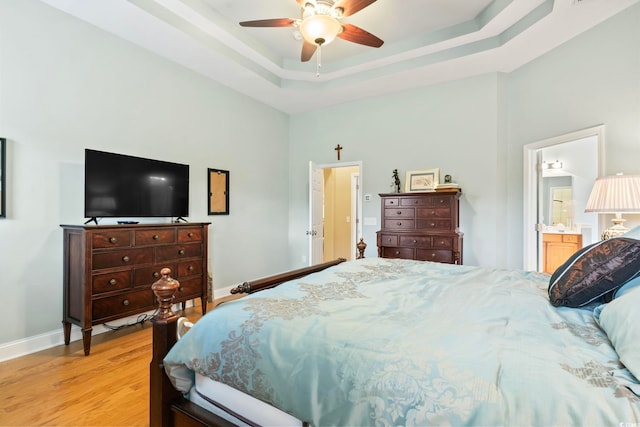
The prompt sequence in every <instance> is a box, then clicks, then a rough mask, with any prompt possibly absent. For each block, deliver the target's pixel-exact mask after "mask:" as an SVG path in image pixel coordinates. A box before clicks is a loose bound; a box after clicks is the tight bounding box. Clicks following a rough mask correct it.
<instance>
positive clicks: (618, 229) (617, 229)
mask: <svg viewBox="0 0 640 427" xmlns="http://www.w3.org/2000/svg"><path fill="white" fill-rule="evenodd" d="M624 221H625V220H624V219H623V218H614V219H612V220H611V222H613V225H612V226H611V227H609V228H607V229H606V230H604V231H603V232H602V240H607V239H610V238H612V237H619V236H622V235H623V234H624V233H626V232H627V231H629V229H628V228H627V227H625V226H624V225H622V224H624Z"/></svg>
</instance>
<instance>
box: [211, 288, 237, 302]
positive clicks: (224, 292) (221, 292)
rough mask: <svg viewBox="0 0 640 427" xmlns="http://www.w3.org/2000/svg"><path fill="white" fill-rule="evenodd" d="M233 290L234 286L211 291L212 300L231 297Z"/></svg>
mask: <svg viewBox="0 0 640 427" xmlns="http://www.w3.org/2000/svg"><path fill="white" fill-rule="evenodd" d="M233 288H235V286H229V287H228V288H222V289H216V288H214V289H213V299H218V298H222V297H228V296H229V295H231V289H233Z"/></svg>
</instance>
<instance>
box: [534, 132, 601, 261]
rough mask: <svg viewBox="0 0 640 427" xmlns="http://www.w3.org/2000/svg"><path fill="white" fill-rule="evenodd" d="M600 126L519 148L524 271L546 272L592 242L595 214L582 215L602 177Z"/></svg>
mask: <svg viewBox="0 0 640 427" xmlns="http://www.w3.org/2000/svg"><path fill="white" fill-rule="evenodd" d="M603 165H604V126H596V127H593V128H589V129H585V130H582V131H577V132H572V133H569V134H566V135H560V136H558V137H554V138H549V139H546V140H543V141H538V142H535V143H532V144H528V145H526V146H525V147H524V263H523V264H524V265H523V266H524V269H525V270H534V271H546V272H552V271H553V270H555V268H557V266H558V265H560V264H562V262H564V260H566V258H568V257H569V256H570V255H571V254H572V253H573V252H575V251H576V250H578V249H580V248H581V247H583V246H586V245H587V244H589V243H591V242H593V241H595V240H597V236H599V230H600V224H599V222H598V218H597V216H595V215H593V214H586V213H585V212H584V209H585V206H586V202H587V200H588V198H589V194H590V192H591V188H592V186H593V183H594V181H595V179H596V178H597V177H598V176H602V174H603V172H604V171H603Z"/></svg>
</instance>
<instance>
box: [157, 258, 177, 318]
mask: <svg viewBox="0 0 640 427" xmlns="http://www.w3.org/2000/svg"><path fill="white" fill-rule="evenodd" d="M160 274H162V277H161V278H160V279H158V281H157V282H155V283H154V284H153V285H151V289H153V293H154V294H156V298H157V299H158V305H159V306H160V307H159V310H160V312H159V313H158V315H157V316H156V317H157V318H159V319H168V318H169V317H171V316H173V315H174V314H173V312H172V311H171V304H172V303H173V297H174V294H175V293H176V289H178V288H179V287H180V283H179V282H178V281H177V280H175V279H173V278H172V277H171V269H170V268H166V267H165V268H163V269H162V270H160Z"/></svg>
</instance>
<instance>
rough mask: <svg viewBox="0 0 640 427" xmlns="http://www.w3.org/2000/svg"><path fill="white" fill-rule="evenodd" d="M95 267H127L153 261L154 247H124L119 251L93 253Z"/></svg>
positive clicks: (96, 268)
mask: <svg viewBox="0 0 640 427" xmlns="http://www.w3.org/2000/svg"><path fill="white" fill-rule="evenodd" d="M92 260H93V264H92V265H93V269H94V270H100V269H103V268H111V267H125V266H133V265H137V264H150V263H152V262H153V249H152V248H140V249H133V248H131V249H123V250H119V251H103V252H95V253H94V254H93V255H92Z"/></svg>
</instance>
